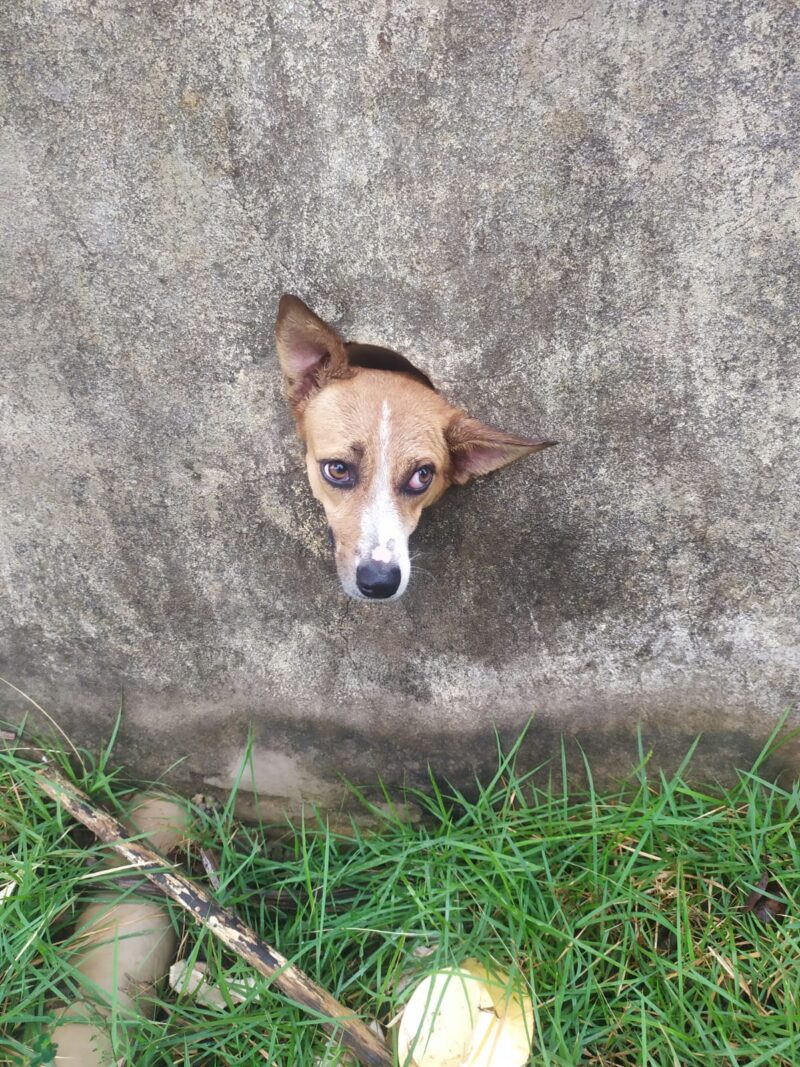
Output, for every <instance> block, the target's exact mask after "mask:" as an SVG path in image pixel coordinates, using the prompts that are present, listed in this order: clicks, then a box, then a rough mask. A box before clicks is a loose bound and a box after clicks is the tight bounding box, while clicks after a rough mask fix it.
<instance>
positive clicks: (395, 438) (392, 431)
mask: <svg viewBox="0 0 800 1067" xmlns="http://www.w3.org/2000/svg"><path fill="white" fill-rule="evenodd" d="M276 339H277V348H278V357H279V359H280V363H281V367H282V369H283V376H284V383H285V387H286V393H287V397H288V400H289V405H290V407H291V409H292V412H293V414H294V417H295V419H296V421H297V426H298V430H299V433H300V436H301V437H302V438H303V440H304V442H305V445H306V466H307V469H308V479H309V482H310V483H311V490H312V492H313V494H314V496H315V497H316V498H317V499H318V500H319V501H320V503H321V504H322V506H323V507H324V509H325V514H326V515H327V518H328V525H329V527H330V530H331V537H332V543H333V547H334V554H335V558H336V568H337V571H338V573H339V578H340V580H341V583H342V586H343V588H344V591H345V592H346V593H347V594H348V595H349V596H352V597H356V598H358V599H361V600H363V599H378V600H397V599H398V598H399V597H401V596H402V595H403V593H404V592H405V590H406V587H407V586H408V581H409V578H410V575H411V562H410V559H409V553H408V539H409V537H410V535H411V534H412V532H413V531H414V529H415V528H416V525H417V523H418V522H419V518H420V515H421V514H422V510H423V508H426V507H428V506H429V505H430V504H433V503H434V501H436V500H438V499H439V497H440V496H441V495H442V493H444V492H445V490H446V489H447V488H449V486H451V485H453V484H457V485H463V484H464V483H465V482H468V481H469V480H470V478H474V477H476V476H477V475H480V474H488V473H489V472H490V471H493V470H497V468H499V467H504V466H506V464H508V463H512V462H513V461H514V460H515V459H521V458H522V457H523V456H527V455H530V453H531V452H538V451H540V450H541V449H543V448H547V447H549V446H550V445H554V444H556V442H555V441H548V440H545V439H543V438H540V437H521V436H519V435H518V434H513V433H505V432H503V431H502V430H496V429H494V428H493V427H491V426H487V425H485V424H484V423H482V422H480V421H479V420H478V419H473V418H470V416H469V415H467V414H466V413H465V412H463V411H461V410H459V409H458V408H455V407H453V406H452V405H451V404H449V403H448V402H447V401H446V400H445V399H444V397H442V396H440V395H439V393H437V392H436V390H435V389H434V388H433V386H432V384H431V382H430V380H429V379H428V378H427V376H426V375H425V374H423V373H422V372H421V371H419V370H417V368H415V367H414V366H413V365H412V364H411V363H409V361H408V360H406V359H405V357H403V356H401V355H399V354H398V353H396V352H392V351H391V350H389V349H385V348H378V347H376V346H372V345H359V344H355V343H352V342H345V341H344V340H343V339H342V338H341V337H340V336H339V334H338V333H337V332H336V331H335V330H334V329H333V328H332V327H331V326H329V325H328V324H327V323H326V322H323V321H322V319H320V318H318V316H317V315H315V314H314V312H313V311H311V310H310V309H309V308H308V307H306V305H305V304H304V303H303V302H302V301H301V300H299V299H298V298H297V297H296V296H289V295H288V294H287V295H284V296H283V297H281V301H280V306H279V309H278V321H277V326H276Z"/></svg>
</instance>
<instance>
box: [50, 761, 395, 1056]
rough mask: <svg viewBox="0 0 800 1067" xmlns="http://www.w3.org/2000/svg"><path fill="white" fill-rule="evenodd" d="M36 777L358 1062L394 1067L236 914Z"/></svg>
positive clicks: (66, 792)
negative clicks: (315, 1019)
mask: <svg viewBox="0 0 800 1067" xmlns="http://www.w3.org/2000/svg"><path fill="white" fill-rule="evenodd" d="M37 777H38V779H39V784H40V786H41V788H42V789H43V790H44V792H45V793H47V795H48V796H50V797H52V798H53V799H54V800H56V801H57V802H58V803H59V804H62V805H63V807H64V808H66V810H67V811H68V812H69V813H70V815H72V816H74V818H76V819H78V821H79V822H82V823H83V824H84V826H88V828H89V829H90V830H91V831H92V832H93V833H94V834H96V835H97V837H99V838H100V839H101V841H104V842H105V843H106V844H108V845H110V846H111V847H112V848H113V849H115V850H116V851H117V852H119V853H120V854H121V855H122V856H124V857H125V859H126V860H127V861H128V863H131V864H134V865H135V866H136V867H138V869H139V870H140V871H141V872H142V873H143V874H144V875H146V876H147V877H148V878H149V879H150V881H151V882H154V883H155V885H157V886H158V887H159V888H160V889H161V890H162V891H163V892H164V893H166V894H167V895H168V896H170V897H172V899H173V900H174V901H176V902H177V903H178V904H180V905H181V907H182V908H185V909H186V911H188V912H189V913H190V914H191V915H193V916H194V918H195V919H197V921H198V922H200V923H202V924H203V926H205V927H207V928H208V929H209V930H210V931H211V933H213V934H214V935H215V936H216V937H218V938H219V939H220V940H221V941H223V942H224V943H225V944H226V945H227V946H228V948H230V949H232V951H233V952H235V953H236V954H237V955H239V956H241V958H242V959H243V960H245V961H246V962H247V963H248V964H249V965H250V966H251V967H253V968H254V969H255V970H257V971H258V972H259V973H260V974H263V975H264V976H265V977H266V978H271V979H272V980H273V981H274V982H275V984H276V985H277V986H278V988H279V989H280V990H282V992H283V993H285V994H286V996H287V997H289V999H290V1000H293V1001H294V1002H295V1003H296V1004H299V1005H300V1006H301V1007H303V1008H305V1009H306V1011H308V1012H311V1013H312V1014H313V1015H316V1016H318V1017H319V1019H320V1022H321V1023H322V1025H323V1026H324V1027H325V1029H326V1030H328V1031H329V1032H331V1033H334V1034H338V1035H339V1036H340V1038H341V1041H342V1043H343V1044H344V1045H346V1046H347V1047H348V1048H349V1049H350V1051H351V1052H352V1053H353V1055H354V1056H355V1057H356V1058H357V1059H358V1060H359V1062H360V1063H362V1064H365V1065H366V1067H392V1056H391V1054H390V1052H389V1051H388V1049H387V1048H386V1046H385V1045H384V1044H383V1043H382V1042H381V1041H380V1040H379V1039H378V1038H377V1037H376V1036H375V1034H373V1033H372V1031H371V1030H369V1029H368V1028H367V1027H366V1026H365V1025H364V1023H362V1022H361V1020H360V1019H358V1018H356V1017H355V1016H354V1015H353V1014H352V1012H349V1011H348V1010H347V1008H345V1006H344V1005H343V1004H340V1003H339V1001H338V1000H336V999H335V998H334V997H332V996H331V995H330V993H327V992H326V991H325V990H324V989H322V988H321V987H320V986H318V985H316V984H315V983H314V982H312V981H311V979H310V978H308V977H307V976H306V975H305V974H303V972H302V971H300V970H298V968H296V967H293V966H292V965H291V964H290V963H289V962H288V961H287V960H286V959H284V957H283V956H281V954H280V953H279V952H277V951H276V950H275V949H274V948H271V947H270V946H269V945H268V944H267V943H266V942H265V941H262V940H261V939H260V938H259V937H258V935H257V934H256V933H255V931H253V930H251V929H250V927H249V926H247V925H246V924H245V923H243V922H242V920H241V919H240V918H239V916H238V915H236V913H235V912H233V911H231V910H230V909H229V908H222V907H220V905H219V904H217V903H216V901H215V900H214V899H213V898H212V897H211V896H209V895H208V893H206V892H205V890H204V889H203V888H202V887H201V886H198V885H196V884H195V883H194V882H192V881H191V879H189V878H187V877H186V876H185V875H183V874H181V872H180V871H178V870H177V869H176V868H175V867H174V865H172V864H170V863H169V862H168V861H167V860H165V859H164V858H163V856H160V855H159V854H158V853H157V852H155V851H154V850H153V849H151V848H149V847H148V846H147V845H145V844H143V843H142V842H141V841H131V840H129V839H128V836H127V831H126V829H125V827H124V826H123V825H122V824H121V823H119V822H117V820H116V819H114V818H112V816H110V815H108V814H107V813H106V812H104V811H100V810H99V809H97V808H95V807H94V806H93V805H92V803H91V802H90V800H89V798H88V797H87V796H86V795H85V794H84V793H82V792H81V791H80V789H78V788H77V787H76V786H74V785H72V783H71V782H69V781H67V779H66V778H64V777H63V775H61V774H60V773H59V772H58V771H57V770H55V768H53V767H50V766H47V767H43V768H42V769H41V770H39V771H38V772H37Z"/></svg>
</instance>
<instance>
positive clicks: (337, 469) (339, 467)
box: [320, 459, 355, 489]
mask: <svg viewBox="0 0 800 1067" xmlns="http://www.w3.org/2000/svg"><path fill="white" fill-rule="evenodd" d="M320 469H321V470H322V477H323V478H324V479H325V481H326V482H330V484H331V485H336V486H338V487H339V488H340V489H349V488H350V487H351V486H352V485H354V484H355V481H354V479H353V472H352V471H351V469H350V464H349V463H345V462H344V460H341V459H329V460H326V461H325V462H324V463H321V464H320Z"/></svg>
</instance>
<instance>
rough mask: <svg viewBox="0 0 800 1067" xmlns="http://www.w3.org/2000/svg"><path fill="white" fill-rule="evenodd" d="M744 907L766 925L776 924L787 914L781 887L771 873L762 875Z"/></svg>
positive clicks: (767, 872)
mask: <svg viewBox="0 0 800 1067" xmlns="http://www.w3.org/2000/svg"><path fill="white" fill-rule="evenodd" d="M744 907H745V911H752V913H753V914H754V915H755V916H756V918H758V919H761V921H762V922H765V923H768V922H775V921H777V920H778V919H782V918H783V916H784V915H785V914H786V900H785V898H784V897H783V896H782V895H781V887H780V885H779V884H778V883H777V882H776V881H774V880H773V879H771V878H770V874H769V871H765V872H764V873H763V874H762V875H761V877H760V878H759V880H758V882H757V884H756V888H755V889H754V890H753V892H752V893H751V894H750V895H749V896H748V898H747V900H746V901H745V904H744Z"/></svg>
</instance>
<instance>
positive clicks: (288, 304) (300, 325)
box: [275, 293, 347, 416]
mask: <svg viewBox="0 0 800 1067" xmlns="http://www.w3.org/2000/svg"><path fill="white" fill-rule="evenodd" d="M275 341H276V344H277V348H278V359H279V360H280V363H281V367H282V369H283V377H284V381H285V382H286V393H287V396H288V399H289V405H290V406H291V408H292V411H293V412H294V414H295V416H299V415H300V414H301V412H302V408H303V406H304V404H305V401H306V400H307V399H308V397H309V396H310V395H311V393H312V392H314V390H315V389H318V388H321V386H322V385H324V384H325V381H326V380H328V379H330V378H334V377H340V376H342V375H343V374H344V373H345V372H346V370H347V352H346V351H345V347H344V342H343V341H342V339H341V337H340V336H339V334H338V333H337V332H336V331H335V330H334V329H333V328H332V327H331V326H329V325H328V324H327V322H323V321H322V319H321V318H320V317H319V316H318V315H315V314H314V312H313V311H312V310H311V308H309V307H306V305H305V304H304V303H303V301H302V300H300V299H299V297H296V296H292V295H291V294H289V293H284V294H283V296H282V297H281V300H280V304H279V305H278V321H277V322H276V324H275Z"/></svg>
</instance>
